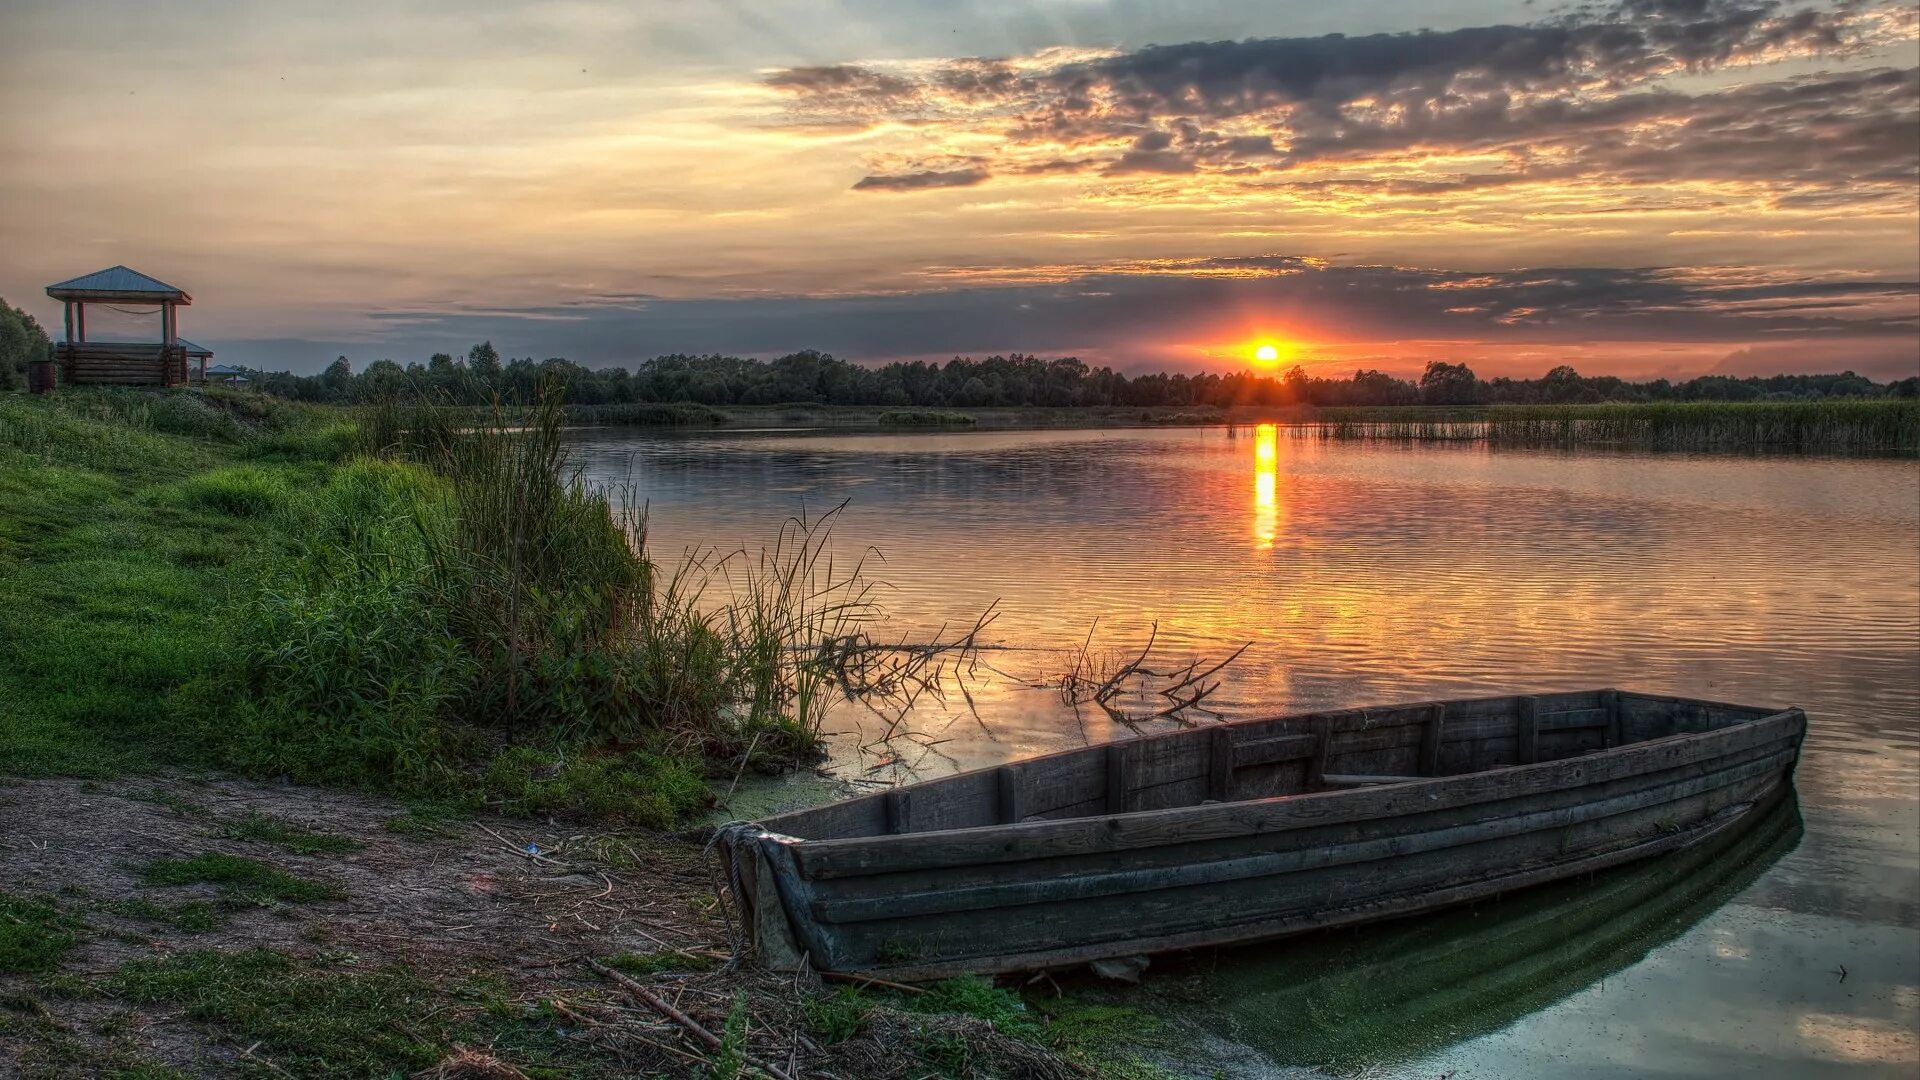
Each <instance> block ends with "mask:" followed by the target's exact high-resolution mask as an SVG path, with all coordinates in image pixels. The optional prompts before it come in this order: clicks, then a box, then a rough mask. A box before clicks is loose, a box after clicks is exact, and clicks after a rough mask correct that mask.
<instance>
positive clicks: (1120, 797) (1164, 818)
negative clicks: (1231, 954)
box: [722, 690, 1806, 979]
mask: <svg viewBox="0 0 1920 1080" xmlns="http://www.w3.org/2000/svg"><path fill="white" fill-rule="evenodd" d="M1805 728H1806V717H1805V714H1804V713H1802V712H1801V711H1800V710H1798V709H1785V710H1779V711H1773V710H1768V709H1761V708H1754V707H1750V706H1741V705H1730V704H1726V703H1721V702H1708V701H1699V700H1694V699H1686V698H1671V697H1663V696H1657V695H1642V694H1630V693H1625V692H1619V691H1614V690H1594V691H1574V692H1568V693H1559V694H1538V695H1520V696H1507V697H1497V698H1481V699H1474V700H1469V701H1451V702H1420V703H1415V704H1413V705H1402V706H1390V707H1385V708H1377V709H1349V710H1340V711H1337V712H1325V713H1314V714H1305V715H1299V716H1283V717H1274V718H1270V719H1259V720H1250V721H1242V722H1237V723H1233V724H1226V725H1220V726H1217V727H1214V728H1210V729H1203V730H1195V731H1178V732H1171V733H1167V734H1163V735H1158V736H1150V737H1146V738H1142V739H1137V740H1129V741H1127V742H1123V743H1116V744H1112V745H1110V746H1106V747H1090V748H1083V749H1079V750H1072V751H1065V752H1062V753H1059V754H1053V755H1048V756H1046V757H1042V758H1036V759H1032V760H1030V761H1026V762H1021V763H1016V764H1014V765H1008V766H1002V767H999V768H997V769H988V770H980V771H977V772H974V773H966V774H961V775H958V776H954V777H948V778H945V779H942V780H936V781H930V782H927V783H922V784H915V785H910V786H908V787H905V788H900V789H896V790H894V791H890V792H887V793H885V794H883V795H880V796H870V797H867V798H865V799H856V800H850V801H849V802H847V803H842V804H837V805H835V806H830V807H823V808H817V809H814V810H809V811H802V812H799V813H795V814H788V815H783V816H782V817H779V818H773V819H769V820H768V821H765V822H762V823H760V824H759V825H757V826H735V827H732V828H730V829H729V830H727V831H726V832H725V833H724V834H723V836H722V840H723V843H724V844H725V846H726V848H727V850H728V853H729V858H731V859H733V860H734V863H735V870H736V878H737V879H738V880H740V881H743V882H747V883H751V885H750V887H746V888H741V889H737V890H736V891H737V892H738V893H740V895H739V896H737V897H736V901H737V902H739V903H740V904H741V906H742V907H743V908H744V909H745V913H746V914H747V915H748V917H749V918H748V921H749V925H750V926H751V927H752V930H753V933H754V936H755V938H756V942H764V943H765V947H764V948H763V949H762V950H761V952H762V959H763V961H765V962H768V963H770V964H773V965H775V966H791V965H792V964H794V963H797V962H800V957H802V956H803V955H804V957H805V962H807V963H811V964H812V965H813V966H814V967H817V968H822V969H826V970H839V971H866V972H874V973H883V974H885V975H887V976H888V977H890V978H896V979H898V978H907V979H918V978H938V977H943V976H946V975H951V974H955V973H959V972H965V971H973V972H997V971H1012V970H1023V969H1029V968H1034V967H1048V966H1059V965H1065V964H1077V963H1083V962H1087V961H1091V960H1099V959H1105V958H1111V957H1116V956H1126V955H1132V954H1137V953H1143V952H1155V951H1161V950H1166V949H1185V948H1193V947H1198V946H1203V945H1217V944H1229V943H1236V942H1247V941H1258V940H1264V939H1267V938H1271V937H1274V936H1279V935H1282V934H1288V933H1296V932H1300V931H1303V930H1310V929H1315V928H1318V927H1324V926H1337V925H1345V924H1348V923H1353V922H1361V921H1366V920H1369V919H1374V918H1385V917H1391V916H1395V915H1403V914H1410V913H1414V912H1418V911H1423V910H1427V909H1430V908H1434V907H1439V906H1444V905H1447V904H1453V903H1459V902H1462V901H1465V900H1471V899H1474V898H1477V897H1482V896H1488V895H1492V894H1494V893H1497V892H1501V891H1506V890H1510V889H1514V888H1520V887H1524V886H1525V885H1528V884H1532V883H1536V882H1542V881H1551V880H1555V879H1557V878H1561V877H1567V876H1570V875H1573V874H1579V873H1586V872H1590V871H1592V870H1594V869H1598V868H1601V867H1604V866H1610V865H1615V864H1617V863H1620V862H1626V861H1630V860H1632V859H1638V858H1645V857H1649V856H1652V855H1656V854H1659V853H1661V852H1664V851H1669V850H1674V849H1675V848H1678V847H1684V846H1686V845H1688V844H1690V843H1693V842H1695V841H1696V840H1698V839H1699V838H1701V837H1703V836H1707V835H1712V834H1714V833H1717V832H1719V831H1721V830H1725V829H1730V828H1735V827H1738V825H1739V823H1740V822H1741V821H1742V820H1744V819H1745V817H1746V816H1747V810H1748V809H1749V808H1751V807H1753V806H1755V805H1759V804H1762V803H1765V802H1767V801H1770V800H1771V799H1773V798H1774V797H1776V796H1777V794H1778V793H1779V792H1780V791H1781V790H1783V789H1784V786H1785V784H1786V783H1787V782H1788V778H1789V777H1790V775H1791V771H1792V768H1793V765H1794V763H1795V761H1796V760H1797V757H1798V752H1799V745H1800V741H1801V738H1802V737H1803V735H1804V732H1805Z"/></svg>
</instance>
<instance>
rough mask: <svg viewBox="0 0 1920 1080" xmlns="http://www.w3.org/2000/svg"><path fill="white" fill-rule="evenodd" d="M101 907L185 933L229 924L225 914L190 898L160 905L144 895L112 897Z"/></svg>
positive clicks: (201, 901)
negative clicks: (115, 898) (119, 898)
mask: <svg viewBox="0 0 1920 1080" xmlns="http://www.w3.org/2000/svg"><path fill="white" fill-rule="evenodd" d="M100 910H102V911H105V912H107V913H109V914H112V915H118V916H120V917H122V918H126V919H135V920H138V921H140V922H145V923H153V924H154V925H156V926H166V927H170V928H172V929H175V930H179V931H181V932H182V933H187V934H204V933H206V932H207V931H209V930H215V929H218V928H219V927H221V926H224V925H226V922H227V916H226V913H225V912H223V911H221V910H220V909H219V908H216V907H214V906H213V905H212V904H209V903H207V902H206V901H204V900H189V901H187V902H186V903H184V904H161V903H156V902H155V901H152V900H149V899H147V898H145V897H134V898H133V899H131V900H113V901H109V902H107V903H104V904H101V905H100Z"/></svg>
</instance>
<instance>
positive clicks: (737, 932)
mask: <svg viewBox="0 0 1920 1080" xmlns="http://www.w3.org/2000/svg"><path fill="white" fill-rule="evenodd" d="M766 833H767V830H765V829H763V828H761V827H760V826H759V825H758V824H757V823H755V822H751V821H728V822H725V823H723V824H721V825H720V826H719V827H717V828H715V829H714V830H713V836H712V837H710V838H709V839H708V840H707V846H706V847H705V848H703V849H701V852H700V861H701V862H702V863H704V864H706V867H707V876H708V877H709V878H710V879H711V880H712V882H713V884H714V886H715V888H714V890H713V892H714V895H715V896H717V897H719V898H720V915H721V918H722V919H723V920H724V921H725V922H726V924H727V954H728V955H727V962H726V964H725V965H724V967H723V969H722V970H725V971H734V970H736V969H738V968H739V966H740V964H741V963H742V962H743V961H745V960H746V958H747V956H748V954H750V953H751V952H752V950H753V935H752V933H751V932H750V931H751V927H749V926H748V925H747V912H746V907H745V904H744V903H743V902H742V901H741V899H740V895H741V892H740V890H741V888H742V884H741V881H740V866H739V864H738V863H736V862H735V861H734V860H733V859H732V858H730V857H728V855H723V854H721V852H720V848H721V845H722V844H724V845H725V846H726V848H727V851H728V853H731V852H732V850H733V849H735V848H736V847H739V846H740V845H741V844H742V843H743V842H745V841H749V840H753V839H757V838H759V837H761V836H764V835H766ZM716 861H718V863H719V864H720V865H717V866H716V865H715V862H716Z"/></svg>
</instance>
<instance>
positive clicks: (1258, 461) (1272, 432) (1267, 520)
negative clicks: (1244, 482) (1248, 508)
mask: <svg viewBox="0 0 1920 1080" xmlns="http://www.w3.org/2000/svg"><path fill="white" fill-rule="evenodd" d="M1279 533H1280V430H1279V429H1278V428H1276V427H1275V426H1274V425H1272V424H1261V425H1260V426H1259V427H1256V428H1254V429H1253V539H1254V542H1255V544H1257V545H1258V546H1259V547H1260V548H1261V550H1265V549H1267V548H1271V547H1272V546H1273V539H1274V537H1275V536H1277V535H1279Z"/></svg>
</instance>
